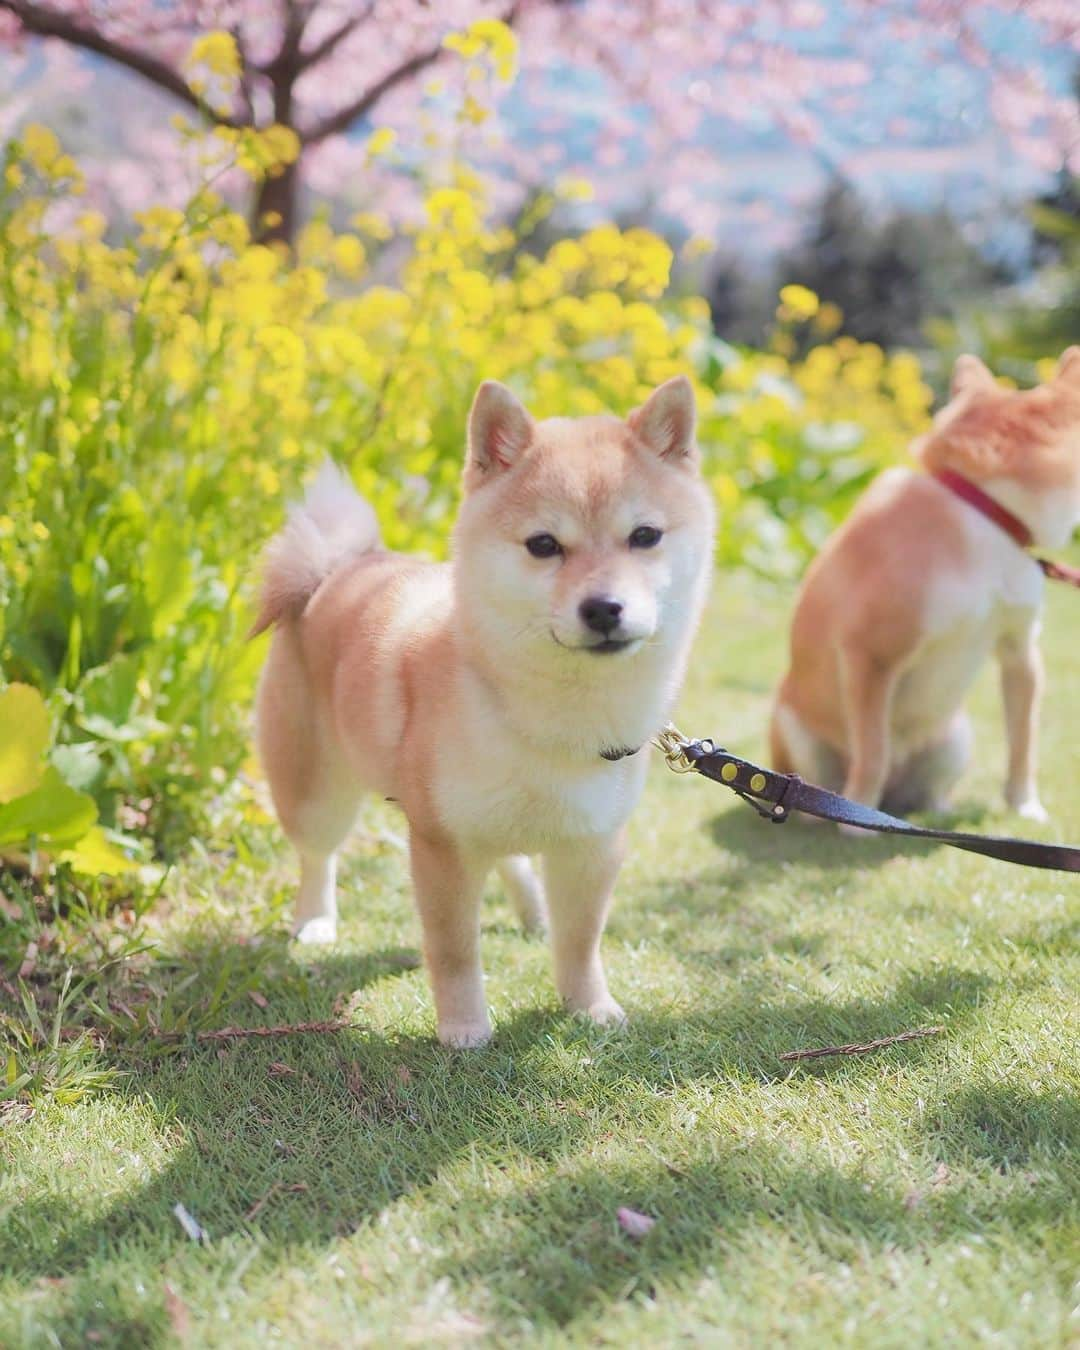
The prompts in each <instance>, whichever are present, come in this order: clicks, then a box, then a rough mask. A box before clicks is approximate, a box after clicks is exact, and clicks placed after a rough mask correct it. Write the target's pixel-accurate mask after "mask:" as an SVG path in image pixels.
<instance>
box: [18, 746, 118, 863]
mask: <svg viewBox="0 0 1080 1350" xmlns="http://www.w3.org/2000/svg"><path fill="white" fill-rule="evenodd" d="M95 820H97V805H96V803H95V801H94V799H93V797H88V796H87V794H86V793H85V792H78V791H76V789H75V788H71V787H68V785H67V784H66V783H65V782H64V780H63V779H62V778H61V777H60V774H59V773H58V772H57V770H56V769H55V768H54V767H53V766H52V765H51V764H50V765H49V766H48V767H47V768H46V770H45V772H44V774H43V775H42V778H41V782H40V783H39V784H38V786H37V787H36V788H34V790H33V791H32V792H28V793H26V795H25V796H23V797H17V798H16V799H15V800H14V801H11V802H7V803H5V804H4V805H0V846H3V845H7V844H27V843H29V841H30V840H31V838H36V839H37V840H38V841H39V842H40V843H42V844H47V845H50V846H51V847H53V848H58V847H59V848H63V847H69V846H70V845H72V844H74V843H76V842H77V841H78V840H80V839H81V838H82V837H83V835H84V834H85V833H86V832H87V830H88V829H89V828H90V826H91V825H93V823H94V821H95Z"/></svg>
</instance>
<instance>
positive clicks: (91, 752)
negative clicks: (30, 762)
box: [49, 741, 105, 792]
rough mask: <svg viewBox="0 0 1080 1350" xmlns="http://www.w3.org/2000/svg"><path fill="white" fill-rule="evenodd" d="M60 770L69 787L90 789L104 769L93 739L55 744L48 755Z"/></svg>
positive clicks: (83, 789)
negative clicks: (68, 743) (67, 743)
mask: <svg viewBox="0 0 1080 1350" xmlns="http://www.w3.org/2000/svg"><path fill="white" fill-rule="evenodd" d="M49 759H50V761H51V762H52V763H53V764H55V765H56V767H57V768H58V769H59V770H60V774H61V777H62V778H63V780H64V782H65V783H67V784H68V786H69V787H73V788H80V789H82V791H84V792H88V791H90V789H91V788H93V786H94V784H95V783H96V782H97V781H98V779H99V778H100V777H101V775H102V773H103V771H104V768H105V766H104V764H102V762H101V756H100V755H99V754H98V747H97V745H96V744H95V743H94V742H93V741H76V742H74V743H73V744H72V745H57V746H54V747H53V752H52V754H51V755H50V756H49Z"/></svg>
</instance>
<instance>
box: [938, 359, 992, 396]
mask: <svg viewBox="0 0 1080 1350" xmlns="http://www.w3.org/2000/svg"><path fill="white" fill-rule="evenodd" d="M996 387H997V384H996V381H995V379H994V377H993V375H991V373H990V371H989V370H988V369H987V367H986V366H985V365H983V363H982V362H981V361H980V360H979V358H978V357H977V356H972V355H971V354H970V352H968V353H965V355H963V356H958V357H957V358H956V365H954V366H953V372H952V380H951V382H950V384H949V393H950V394H951V395H952V397H953V398H956V397H957V395H958V394H969V393H972V392H974V391H975V390H976V389H994V388H996Z"/></svg>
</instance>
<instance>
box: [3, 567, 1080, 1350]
mask: <svg viewBox="0 0 1080 1350" xmlns="http://www.w3.org/2000/svg"><path fill="white" fill-rule="evenodd" d="M1053 589H1054V594H1053V595H1052V596H1051V602H1050V610H1049V614H1048V619H1047V630H1048V632H1047V639H1046V654H1047V665H1048V670H1049V695H1048V698H1047V702H1046V707H1045V716H1044V730H1043V737H1042V740H1043V757H1044V769H1043V774H1042V789H1043V800H1044V802H1045V804H1046V806H1047V807H1048V809H1049V810H1050V812H1051V815H1052V824H1051V825H1049V826H1047V827H1044V828H1039V827H1026V828H1027V829H1028V830H1031V829H1034V830H1035V832H1036V833H1038V834H1040V835H1042V836H1045V837H1051V838H1061V839H1071V840H1074V841H1077V842H1080V798H1078V794H1077V788H1078V761H1077V742H1078V736H1080V663H1078V661H1077V637H1076V634H1077V632H1078V625H1080V597H1078V596H1077V595H1076V594H1075V593H1070V592H1068V591H1066V590H1065V589H1064V588H1060V587H1059V588H1053ZM787 603H788V602H787V598H786V597H777V596H776V595H775V594H774V593H772V592H769V591H766V590H763V589H759V588H757V587H755V586H753V585H752V584H750V583H749V582H741V581H736V582H734V583H732V582H725V581H723V580H721V581H720V582H719V583H718V594H717V596H716V599H715V602H714V603H713V605H712V608H711V612H710V616H709V622H708V629H707V632H706V633H705V634H704V636H703V637H702V639H701V641H700V643H699V646H698V648H697V658H696V663H695V665H694V668H693V673H692V678H691V680H690V683H689V686H688V688H687V691H686V695H685V697H684V699H683V701H682V705H681V708H680V712H679V718H678V721H679V724H680V725H681V726H682V727H683V729H684V730H685V731H687V732H692V733H693V734H696V735H714V736H715V737H716V738H717V739H718V740H722V741H725V742H726V743H727V744H728V745H730V747H731V748H732V749H733V750H735V751H737V752H738V753H742V754H745V755H748V756H750V757H758V756H761V755H763V754H764V749H763V746H764V736H763V733H764V727H765V718H766V711H767V703H768V693H769V689H770V685H771V683H772V681H773V680H774V678H775V676H776V675H777V673H778V670H779V667H780V663H781V653H782V649H783V646H784V630H785V622H786V615H787ZM974 710H975V714H976V720H977V726H978V730H979V738H978V750H977V763H976V765H975V766H974V768H973V769H972V771H970V772H969V774H968V775H967V777H966V778H965V779H964V781H963V783H962V785H961V789H960V794H959V797H958V802H957V809H956V812H955V814H954V816H953V817H952V819H953V820H955V821H956V822H962V826H961V827H968V828H973V829H976V830H991V829H998V830H1002V831H1004V832H1011V830H1012V829H1013V828H1015V826H1016V824H1017V822H1015V821H1010V820H1009V818H1008V817H1006V816H1004V815H1002V814H1001V813H999V806H998V804H999V802H1000V779H1001V773H1002V767H1003V747H1002V729H1001V719H1000V715H999V712H998V707H997V689H996V681H995V679H994V677H993V675H992V673H991V672H987V673H986V675H985V676H984V678H983V680H982V681H981V683H980V685H979V688H978V691H977V695H976V697H975V700H974ZM399 830H400V824H399V822H398V821H397V819H396V818H395V817H394V816H393V815H392V814H391V813H390V808H388V807H383V806H377V807H372V809H371V811H370V812H369V813H368V814H367V815H366V816H365V818H364V820H363V822H362V825H361V828H360V829H359V830H358V832H357V837H356V840H355V845H354V847H353V848H352V851H351V853H350V857H349V860H348V864H347V866H346V867H345V868H344V885H343V909H344V925H343V935H342V938H341V940H340V942H339V944H338V946H337V947H335V948H334V949H332V950H329V951H312V950H310V949H308V950H295V949H293V948H291V947H290V946H289V944H288V943H287V941H286V939H285V936H284V934H285V927H286V908H285V907H286V905H287V903H288V900H289V890H290V885H291V878H292V864H291V861H290V859H289V857H288V855H287V853H286V852H285V851H284V850H283V849H282V848H281V847H280V845H279V842H278V840H277V836H276V834H275V832H274V831H273V830H272V829H270V828H269V827H266V826H263V825H259V824H253V825H252V826H251V827H250V828H249V829H248V830H247V831H246V832H245V834H244V835H243V836H242V837H239V838H237V840H236V841H235V844H234V847H233V848H231V849H230V850H229V851H228V853H227V854H225V855H222V854H216V853H208V854H206V855H202V856H200V855H198V854H196V855H195V856H193V857H192V858H191V859H190V861H188V862H187V863H185V865H184V866H183V867H182V868H181V869H177V870H175V871H174V872H173V873H172V874H171V875H170V876H169V878H168V879H167V882H166V884H165V887H164V890H163V893H162V896H161V898H160V899H159V901H158V902H157V904H156V905H155V906H154V907H153V909H151V910H150V912H149V913H148V914H146V915H145V916H144V917H139V916H132V914H131V913H130V912H126V913H125V912H119V913H117V912H115V911H113V912H106V911H103V912H100V913H89V914H88V913H83V914H73V915H68V916H67V917H65V918H63V919H61V920H59V921H55V922H52V923H50V924H49V926H48V927H47V928H45V929H43V930H42V932H41V933H40V934H39V937H40V938H41V942H40V944H39V945H40V954H39V957H38V969H37V970H36V971H35V972H34V973H33V974H32V975H31V976H30V979H29V986H28V987H29V988H30V989H31V990H32V992H33V995H34V997H35V998H36V1000H37V1002H38V1004H39V1005H40V1007H41V1009H42V1014H41V1015H42V1017H43V1019H44V1022H43V1027H42V1031H41V1032H40V1033H38V1034H37V1035H36V1036H35V1037H34V1038H33V1039H34V1042H35V1043H34V1045H33V1046H32V1047H31V1049H30V1050H28V1051H24V1049H22V1048H21V1047H19V1046H17V1045H16V1062H17V1063H18V1065H19V1067H20V1068H21V1066H22V1063H23V1062H24V1061H27V1062H30V1063H31V1064H32V1065H34V1066H36V1068H35V1072H36V1073H37V1075H38V1080H39V1081H40V1082H41V1083H42V1084H43V1085H44V1086H43V1088H42V1091H41V1092H40V1094H39V1096H38V1098H37V1099H36V1101H37V1105H36V1109H35V1110H34V1111H33V1112H32V1113H31V1112H29V1111H28V1110H27V1109H26V1107H25V1105H22V1104H20V1103H18V1102H16V1103H15V1104H14V1105H10V1104H9V1106H8V1107H7V1109H6V1110H4V1111H3V1113H2V1114H0V1345H3V1346H5V1347H8V1346H10V1347H21V1346H77V1345H79V1346H81V1345H86V1344H89V1345H101V1346H108V1345H117V1346H125V1347H127V1346H138V1345H158V1344H172V1343H177V1342H179V1341H183V1340H185V1339H186V1341H187V1343H188V1344H190V1345H194V1346H228V1347H230V1348H231V1347H245V1346H264V1345H266V1344H267V1343H280V1344H289V1345H304V1346H342V1345H362V1344H367V1343H372V1344H376V1345H390V1344H395V1345H396V1344H422V1345H438V1344H457V1343H460V1342H466V1341H470V1340H474V1341H476V1342H478V1343H490V1344H509V1343H515V1342H518V1341H522V1340H524V1339H526V1338H528V1339H529V1341H530V1343H534V1344H537V1345H541V1346H542V1345H568V1344H571V1345H579V1344H580V1345H586V1344H588V1345H609V1344H610V1345H619V1346H624V1347H625V1346H630V1345H656V1346H667V1345H670V1344H674V1343H678V1342H690V1343H699V1344H723V1345H734V1346H750V1345H753V1346H771V1345H776V1344H794V1345H814V1346H830V1347H831V1346H847V1345H850V1346H859V1347H865V1346H898V1347H909V1346H939V1345H940V1346H950V1347H953V1346H964V1345H982V1344H993V1345H998V1346H1018V1347H1020V1346H1023V1347H1036V1346H1065V1345H1073V1346H1076V1345H1078V1344H1080V1308H1078V1304H1080V1289H1078V1287H1077V1284H1076V1281H1077V1277H1078V1274H1080V1071H1078V1054H1077V1050H1078V1041H1080V996H1078V989H1080V959H1078V942H1077V937H1078V931H1080V927H1078V911H1080V905H1078V899H1080V882H1078V880H1077V879H1076V878H1072V877H1068V876H1064V875H1060V874H1056V873H1051V872H1033V871H1025V870H1021V869H1019V868H1015V867H1011V866H1008V865H1006V864H1001V863H994V862H990V861H987V860H984V859H980V858H977V857H974V856H972V855H969V854H964V853H960V852H958V851H955V850H949V849H945V848H935V847H932V846H924V847H919V846H913V845H912V844H902V843H898V842H895V841H892V842H890V841H887V840H885V841H882V840H875V839H866V840H862V839H858V840H855V839H847V838H842V837H840V836H838V835H837V834H835V833H834V832H833V831H832V830H831V829H828V828H813V827H809V826H800V825H797V824H795V823H792V824H789V825H787V826H785V827H783V828H782V829H778V828H776V827H773V826H770V825H769V824H767V823H766V822H764V821H760V820H759V819H758V818H757V817H756V816H755V815H754V813H753V812H752V811H751V810H750V809H749V808H748V807H747V806H744V805H743V804H742V803H740V802H739V801H738V800H737V799H736V798H735V797H734V796H732V795H730V794H729V793H727V792H726V791H725V790H724V789H722V788H721V787H719V786H714V785H709V784H707V783H705V782H703V781H699V780H697V779H689V778H680V777H676V776H675V775H672V774H669V773H667V772H666V771H665V770H664V768H663V766H662V764H661V763H660V762H659V758H658V757H657V759H656V763H655V764H654V768H653V771H652V775H651V780H650V785H649V791H648V796H647V799H646V801H645V803H644V805H643V807H642V808H641V810H640V811H639V813H638V815H637V817H636V819H635V821H634V824H633V827H632V840H633V847H632V850H631V854H630V858H629V861H628V864H627V866H626V868H625V870H624V872H623V875H622V879H621V884H620V887H619V899H618V903H617V905H616V908H615V912H614V915H613V918H612V921H611V923H610V926H609V928H608V935H607V939H606V953H607V964H608V971H609V977H610V981H611V986H612V990H613V992H614V994H615V996H616V997H617V998H618V999H619V1000H620V1001H621V1002H622V1003H623V1004H624V1005H625V1007H626V1008H627V1010H628V1012H629V1013H630V1016H631V1019H632V1020H631V1023H630V1025H629V1026H628V1027H627V1028H625V1029H624V1030H620V1031H617V1032H598V1031H595V1030H593V1029H591V1028H590V1027H588V1026H586V1025H583V1024H582V1023H581V1022H579V1021H576V1020H574V1019H572V1018H570V1017H568V1016H566V1015H565V1014H563V1013H562V1012H561V1011H560V1010H559V1009H558V1007H557V1006H556V1002H555V999H554V995H553V991H552V985H551V980H550V973H549V963H548V958H547V954H546V951H545V948H544V946H543V944H542V943H539V942H537V941H535V940H529V939H526V938H525V937H523V936H522V935H520V934H519V933H518V931H517V930H516V929H515V926H514V924H513V922H512V920H511V915H510V911H509V908H508V906H507V904H506V903H505V902H504V901H503V900H502V898H501V897H500V896H499V895H498V894H497V892H496V891H495V889H494V888H493V889H492V893H491V895H490V898H489V900H488V902H487V907H486V910H485V915H484V927H485V934H484V957H485V966H486V969H487V972H488V976H489V983H488V992H489V999H490V1001H491V1004H492V1007H493V1011H494V1017H495V1024H496V1038H495V1041H494V1043H493V1045H492V1046H491V1048H490V1049H487V1050H484V1051H481V1052H473V1053H468V1054H457V1055H455V1054H451V1053H449V1052H446V1051H444V1050H442V1049H440V1048H439V1047H438V1045H437V1044H435V1043H434V1041H433V1026H434V1023H433V1017H432V1010H431V1000H430V996H429V993H428V988H427V983H426V980H425V977H424V974H423V972H422V971H421V970H420V969H418V968H417V959H416V951H417V943H418V927H417V922H416V920H415V918H414V915H413V911H412V907H411V903H410V900H409V892H408V884H407V878H406V867H405V861H404V857H403V855H402V853H401V851H400V841H399V839H398V838H397V832H398V831H399ZM7 894H8V896H9V897H11V899H9V902H8V903H9V907H10V906H11V904H12V899H13V900H14V903H15V904H16V905H17V904H18V894H17V892H16V890H15V889H14V887H13V884H8V886H7ZM3 922H4V920H3V916H2V915H0V923H3ZM27 932H28V933H29V935H30V936H33V935H34V934H33V932H32V931H31V927H30V923H29V921H28V924H27ZM21 943H22V938H21V937H20V945H21ZM147 943H151V944H152V946H149V947H147V945H146V944H147ZM140 948H142V950H140ZM125 952H126V953H128V955H127V956H126V957H125V959H123V960H121V961H116V960H115V958H116V956H117V954H120V953H125ZM16 964H17V961H16ZM67 964H72V965H73V966H74V968H75V972H76V977H77V979H78V978H80V977H84V976H85V977H88V979H87V981H86V983H85V984H83V985H82V987H81V988H78V989H77V992H76V993H75V994H74V996H73V997H72V999H71V1003H70V1006H69V1008H67V1009H66V1011H64V1013H63V1015H62V1018H61V1023H63V1018H64V1017H66V1018H67V1019H68V1021H69V1022H70V1024H71V1025H70V1030H69V1032H68V1033H66V1034H65V1033H64V1031H63V1025H61V1034H60V1036H59V1038H55V1037H54V1041H55V1044H54V1045H53V1046H50V1045H49V1043H48V1038H49V1033H50V1029H51V1021H50V1019H51V1018H52V1017H53V1015H54V1012H53V1010H54V1009H55V1007H56V1003H57V993H58V972H60V971H62V970H63V968H64V967H65V965H67ZM0 974H2V975H4V976H7V977H8V979H7V982H6V984H5V985H2V986H0V1009H2V1010H3V1011H5V1012H6V1013H7V1014H8V1017H9V1023H8V1026H9V1031H11V1029H12V1028H13V1027H14V1025H15V1021H16V1020H17V1018H20V1017H24V1016H25V1015H24V1014H22V1013H21V1012H20V1011H19V1005H18V1003H17V1002H16V1000H15V997H14V996H15V993H16V990H15V987H14V983H13V975H14V967H13V966H11V965H10V963H8V966H7V968H6V969H4V970H2V971H0ZM335 1007H337V1008H338V1009H341V1008H343V1007H344V1008H346V1009H347V1010H348V1015H350V1016H351V1017H352V1019H353V1020H354V1022H355V1027H354V1029H351V1030H348V1031H344V1032H338V1033H331V1034H322V1035H307V1036H295V1037H291V1038H288V1039H279V1040H247V1041H232V1042H228V1043H224V1044H221V1043H218V1044H214V1043H210V1044H199V1045H196V1044H195V1043H194V1042H193V1041H192V1040H191V1038H190V1037H188V1039H187V1040H185V1041H181V1043H180V1044H179V1045H172V1046H163V1045H162V1044H161V1043H159V1042H156V1041H154V1040H153V1039H152V1038H151V1037H150V1036H149V1035H148V1033H147V1030H146V1028H147V1027H148V1026H149V1025H154V1026H157V1027H166V1028H172V1029H174V1030H178V1031H184V1030H190V1029H193V1028H196V1027H203V1028H213V1027H221V1026H225V1025H228V1024H244V1025H251V1026H255V1025H260V1024H268V1023H272V1022H273V1023H279V1022H293V1021H302V1020H307V1019H322V1018H328V1017H330V1016H332V1015H333V1010H334V1009H335ZM80 1022H81V1023H84V1024H87V1025H93V1026H94V1027H95V1028H96V1029H97V1030H96V1031H95V1032H94V1034H93V1035H92V1036H90V1037H86V1036H84V1037H82V1038H79V1037H78V1036H74V1037H73V1038H72V1033H73V1031H74V1029H75V1027H76V1026H77V1024H78V1023H80ZM927 1024H943V1025H944V1027H945V1032H944V1034H942V1035H940V1036H937V1037H934V1038H931V1039H926V1040H917V1041H911V1042H909V1043H907V1044H904V1045H900V1046H897V1047H895V1048H892V1049H888V1050H884V1051H881V1052H879V1053H876V1054H873V1055H868V1056H864V1057H859V1058H846V1059H831V1060H822V1061H811V1062H808V1063H806V1064H804V1065H802V1066H796V1067H790V1066H788V1065H786V1064H784V1063H782V1062H781V1061H780V1060H779V1058H778V1056H779V1054H780V1053H781V1052H782V1051H785V1050H788V1049H792V1048H796V1047H800V1046H807V1045H816V1044H829V1043H840V1042H848V1041H862V1040H868V1039H871V1038H875V1037H879V1036H886V1035H889V1034H891V1033H894V1032H899V1031H903V1030H905V1029H907V1028H911V1027H918V1026H924V1025H927ZM12 1034H14V1033H12ZM2 1064H3V1060H0V1067H2ZM178 1202H179V1203H181V1204H183V1205H184V1206H185V1207H186V1209H187V1210H188V1211H189V1212H190V1213H191V1214H192V1215H194V1216H195V1218H196V1219H197V1220H198V1221H199V1223H201V1224H202V1225H203V1226H204V1227H205V1229H206V1230H207V1232H208V1234H209V1240H208V1241H206V1242H205V1243H200V1242H198V1241H193V1240H192V1239H191V1238H190V1237H189V1236H187V1235H186V1234H185V1231H184V1229H183V1228H182V1227H181V1224H180V1222H179V1221H178V1220H177V1218H176V1217H175V1216H174V1213H173V1207H174V1205H176V1204H177V1203H178ZM620 1206H628V1207H630V1208H632V1209H634V1210H637V1211H640V1212H642V1213H645V1214H648V1215H650V1216H652V1217H653V1218H655V1220H656V1223H655V1226H654V1227H653V1228H652V1230H651V1231H650V1232H649V1233H648V1234H647V1236H645V1237H644V1238H641V1239H639V1240H635V1239H634V1238H632V1237H630V1236H628V1235H627V1234H625V1233H624V1232H623V1231H622V1230H621V1228H620V1226H619V1223H618V1221H617V1219H616V1211H617V1209H618V1208H619V1207H620Z"/></svg>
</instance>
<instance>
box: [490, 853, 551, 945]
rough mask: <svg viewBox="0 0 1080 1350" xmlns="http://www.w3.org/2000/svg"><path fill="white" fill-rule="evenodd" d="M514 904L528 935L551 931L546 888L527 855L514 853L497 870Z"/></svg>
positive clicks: (497, 866)
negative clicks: (545, 895) (548, 919)
mask: <svg viewBox="0 0 1080 1350" xmlns="http://www.w3.org/2000/svg"><path fill="white" fill-rule="evenodd" d="M495 870H496V871H497V872H498V874H499V880H500V881H501V882H502V884H503V887H504V889H505V890H506V894H507V896H508V897H509V900H510V903H511V904H512V905H513V906H514V910H515V912H516V913H517V916H518V918H519V919H520V920H521V926H522V928H524V929H525V931H526V933H542V932H544V930H545V929H546V928H547V905H546V904H545V903H544V887H543V883H542V882H541V881H540V878H539V877H538V876H537V875H536V871H535V869H534V867H533V865H532V863H531V862H530V861H529V859H528V858H527V857H526V856H525V854H524V853H512V854H510V856H509V857H507V858H503V859H501V860H500V861H499V862H498V863H497V864H496V869H495Z"/></svg>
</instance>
